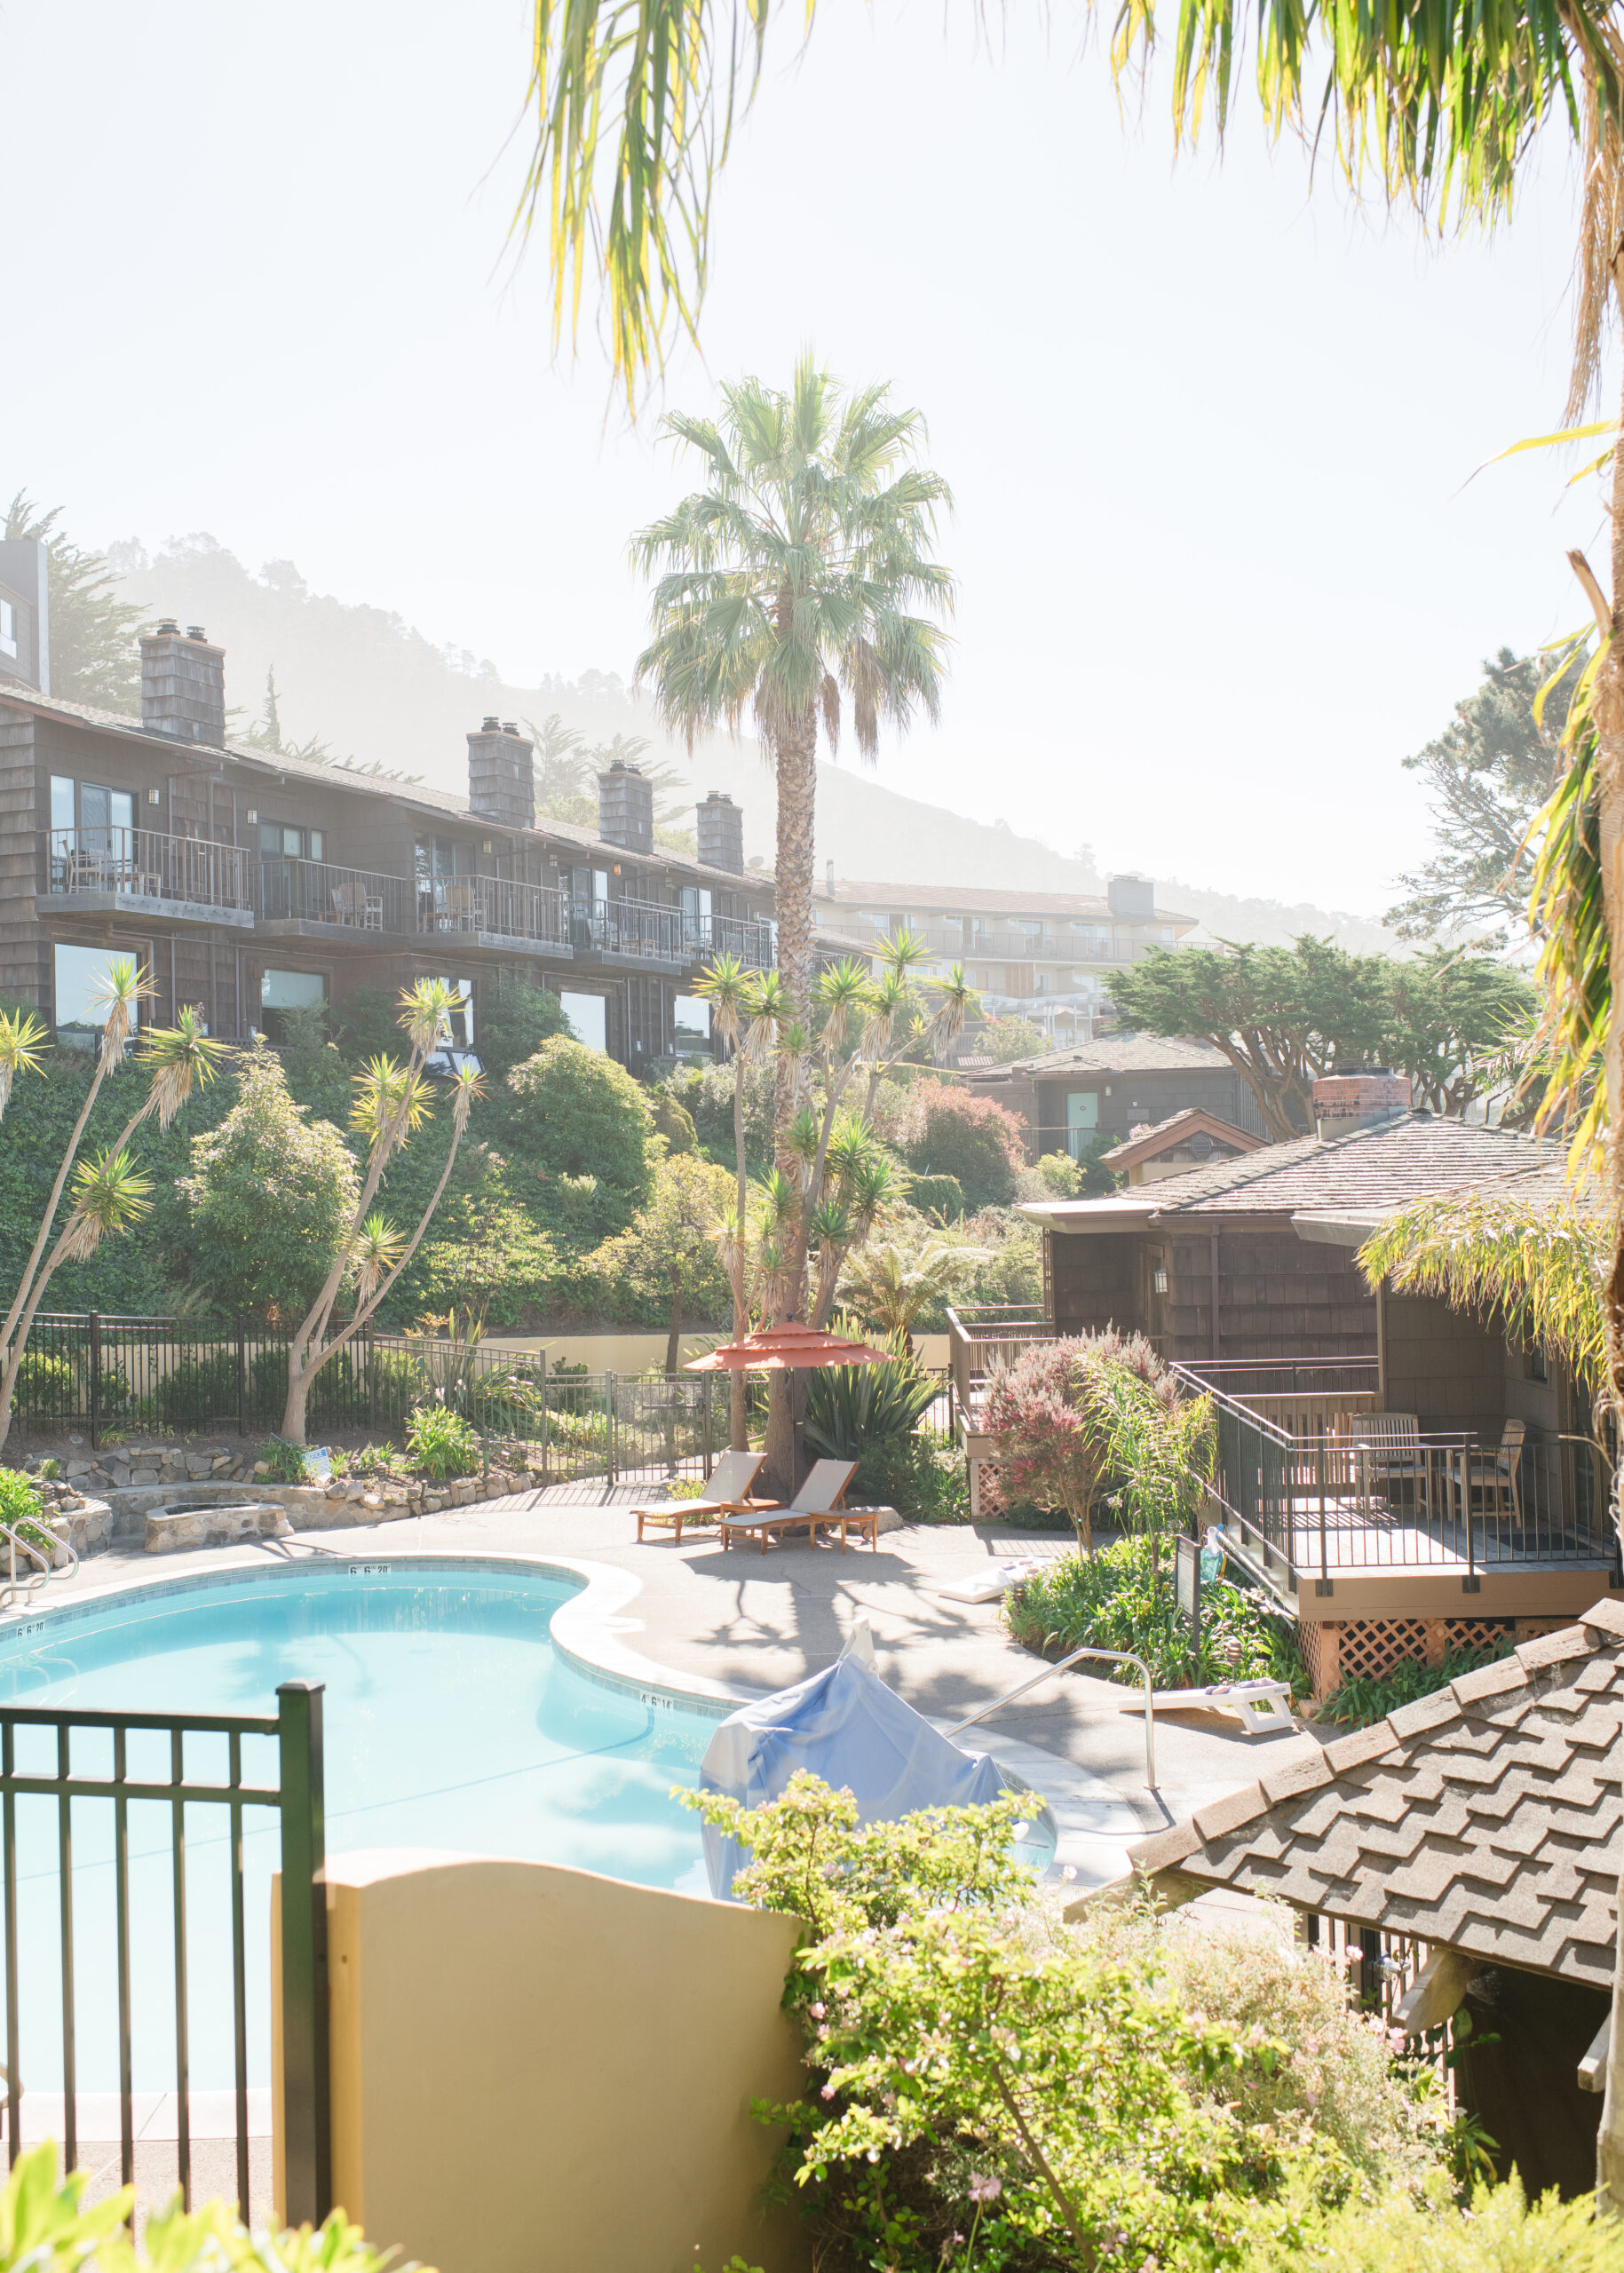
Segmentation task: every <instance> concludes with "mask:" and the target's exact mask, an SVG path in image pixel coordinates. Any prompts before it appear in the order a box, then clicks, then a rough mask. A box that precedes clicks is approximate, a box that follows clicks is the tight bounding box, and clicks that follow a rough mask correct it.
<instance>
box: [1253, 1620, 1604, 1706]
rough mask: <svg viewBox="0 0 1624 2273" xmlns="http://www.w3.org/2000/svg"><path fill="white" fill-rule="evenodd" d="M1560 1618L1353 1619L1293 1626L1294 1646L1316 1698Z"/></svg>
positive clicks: (1549, 1628)
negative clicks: (1347, 1684) (1397, 1668)
mask: <svg viewBox="0 0 1624 2273" xmlns="http://www.w3.org/2000/svg"><path fill="white" fill-rule="evenodd" d="M1572 1623H1573V1620H1571V1619H1566V1618H1353V1619H1343V1620H1326V1621H1324V1622H1323V1623H1314V1622H1311V1621H1310V1620H1303V1623H1302V1624H1301V1625H1300V1626H1299V1627H1298V1628H1297V1646H1298V1648H1299V1649H1300V1650H1301V1651H1302V1653H1303V1665H1304V1667H1306V1669H1307V1672H1308V1677H1309V1680H1310V1681H1311V1683H1312V1684H1313V1691H1314V1695H1315V1696H1316V1697H1328V1696H1329V1695H1330V1693H1331V1691H1333V1690H1334V1689H1339V1688H1340V1687H1341V1686H1342V1684H1343V1682H1344V1681H1352V1680H1354V1679H1355V1678H1356V1677H1358V1676H1359V1675H1363V1676H1364V1677H1365V1678H1366V1679H1367V1680H1371V1681H1375V1680H1379V1679H1380V1678H1381V1677H1382V1675H1383V1674H1389V1673H1391V1671H1392V1670H1393V1667H1395V1666H1397V1665H1401V1664H1402V1663H1403V1662H1404V1660H1405V1659H1409V1660H1410V1661H1411V1662H1412V1663H1413V1664H1414V1665H1423V1666H1441V1665H1442V1664H1443V1662H1444V1660H1445V1659H1446V1658H1453V1657H1459V1656H1461V1655H1462V1653H1463V1652H1465V1651H1489V1650H1492V1649H1493V1648H1494V1647H1495V1645H1496V1643H1501V1642H1532V1641H1533V1640H1534V1639H1535V1637H1536V1636H1537V1635H1541V1634H1552V1633H1555V1632H1556V1631H1557V1628H1559V1627H1563V1626H1570V1625H1572Z"/></svg>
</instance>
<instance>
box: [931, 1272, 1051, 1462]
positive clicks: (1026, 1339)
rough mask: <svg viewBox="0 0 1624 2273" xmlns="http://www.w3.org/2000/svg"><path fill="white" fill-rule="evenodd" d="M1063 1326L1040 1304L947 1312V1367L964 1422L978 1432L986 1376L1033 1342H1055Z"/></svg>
mask: <svg viewBox="0 0 1624 2273" xmlns="http://www.w3.org/2000/svg"><path fill="white" fill-rule="evenodd" d="M1059 1331H1060V1329H1059V1328H1058V1327H1057V1326H1056V1324H1055V1322H1054V1320H1053V1319H1048V1318H1045V1317H1044V1315H1043V1311H1042V1304H1041V1303H965V1304H964V1306H963V1309H962V1310H949V1311H948V1312H947V1369H948V1372H949V1374H951V1376H952V1380H953V1395H954V1402H955V1407H956V1410H957V1414H958V1417H959V1421H960V1424H961V1426H962V1427H963V1428H964V1429H965V1430H968V1431H969V1432H970V1433H971V1434H973V1433H974V1432H975V1430H976V1427H977V1420H978V1413H979V1409H980V1406H981V1401H982V1399H983V1398H984V1397H985V1396H986V1380H987V1375H988V1374H992V1373H995V1372H996V1371H997V1370H998V1368H999V1367H1000V1366H1012V1365H1013V1364H1014V1363H1015V1360H1016V1359H1017V1358H1018V1357H1019V1356H1020V1354H1021V1352H1022V1350H1025V1349H1026V1348H1027V1346H1028V1345H1029V1344H1030V1343H1032V1342H1053V1341H1054V1340H1056V1339H1057V1337H1058V1334H1059Z"/></svg>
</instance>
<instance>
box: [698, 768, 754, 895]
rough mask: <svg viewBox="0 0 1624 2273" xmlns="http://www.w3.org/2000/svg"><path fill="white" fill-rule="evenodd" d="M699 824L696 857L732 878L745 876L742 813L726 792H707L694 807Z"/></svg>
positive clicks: (717, 790) (707, 865)
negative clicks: (729, 871)
mask: <svg viewBox="0 0 1624 2273" xmlns="http://www.w3.org/2000/svg"><path fill="white" fill-rule="evenodd" d="M693 810H694V816H695V818H696V820H698V822H699V856H700V859H701V860H702V861H703V862H704V863H705V866H706V867H708V868H727V869H729V870H731V871H732V873H733V875H735V876H741V875H743V874H744V811H743V808H742V807H741V806H739V805H736V804H734V803H733V799H732V798H731V797H730V796H728V795H727V793H726V791H725V789H711V790H708V791H707V792H706V796H705V802H704V804H702V805H696V806H695V807H694V809H693Z"/></svg>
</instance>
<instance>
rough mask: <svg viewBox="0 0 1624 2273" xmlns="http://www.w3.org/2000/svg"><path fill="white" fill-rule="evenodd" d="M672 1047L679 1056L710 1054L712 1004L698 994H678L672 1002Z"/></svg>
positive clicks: (704, 1055)
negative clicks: (703, 1000)
mask: <svg viewBox="0 0 1624 2273" xmlns="http://www.w3.org/2000/svg"><path fill="white" fill-rule="evenodd" d="M671 1049H672V1050H673V1052H674V1053H675V1055H676V1056H677V1057H709V1055H710V1005H709V1002H702V1001H701V999H700V997H699V996H698V995H697V994H678V995H677V997H676V999H675V1000H674V1001H673V1002H672V1004H671Z"/></svg>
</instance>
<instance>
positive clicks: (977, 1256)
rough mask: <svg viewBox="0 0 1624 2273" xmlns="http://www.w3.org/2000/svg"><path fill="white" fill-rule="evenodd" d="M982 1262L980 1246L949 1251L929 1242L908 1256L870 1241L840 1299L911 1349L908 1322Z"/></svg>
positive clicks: (851, 1266) (891, 1243)
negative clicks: (899, 1337) (900, 1337)
mask: <svg viewBox="0 0 1624 2273" xmlns="http://www.w3.org/2000/svg"><path fill="white" fill-rule="evenodd" d="M986 1259H987V1250H986V1247H952V1246H949V1245H948V1244H947V1242H946V1241H941V1240H938V1241H932V1242H929V1243H927V1244H926V1245H925V1246H924V1247H921V1248H920V1250H919V1252H918V1253H917V1254H916V1255H909V1254H908V1252H907V1248H906V1247H902V1246H900V1245H899V1243H898V1241H897V1240H895V1239H877V1240H873V1241H871V1242H870V1243H869V1245H868V1246H867V1247H862V1248H860V1249H859V1251H858V1252H857V1254H856V1255H853V1256H852V1260H851V1262H850V1263H848V1264H847V1266H846V1270H845V1274H844V1277H843V1279H841V1282H840V1295H841V1299H842V1300H843V1301H844V1303H845V1304H846V1306H847V1308H848V1309H850V1310H852V1311H855V1312H856V1313H857V1315H858V1316H859V1317H860V1318H863V1319H869V1320H871V1321H872V1322H873V1323H874V1325H875V1326H876V1327H878V1328H879V1329H880V1331H881V1332H882V1333H883V1334H891V1335H900V1336H902V1337H904V1339H905V1341H906V1343H907V1347H908V1348H909V1349H910V1350H911V1348H912V1346H913V1338H914V1321H915V1319H917V1318H918V1316H919V1314H920V1312H921V1311H927V1310H930V1309H931V1308H933V1306H934V1305H935V1304H936V1303H939V1302H943V1301H945V1300H946V1299H947V1296H948V1295H953V1294H955V1293H956V1292H957V1290H958V1287H959V1286H960V1283H961V1282H962V1280H963V1279H965V1278H967V1277H970V1275H972V1274H973V1273H974V1271H975V1270H976V1268H977V1266H978V1264H980V1263H985V1262H986Z"/></svg>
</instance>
